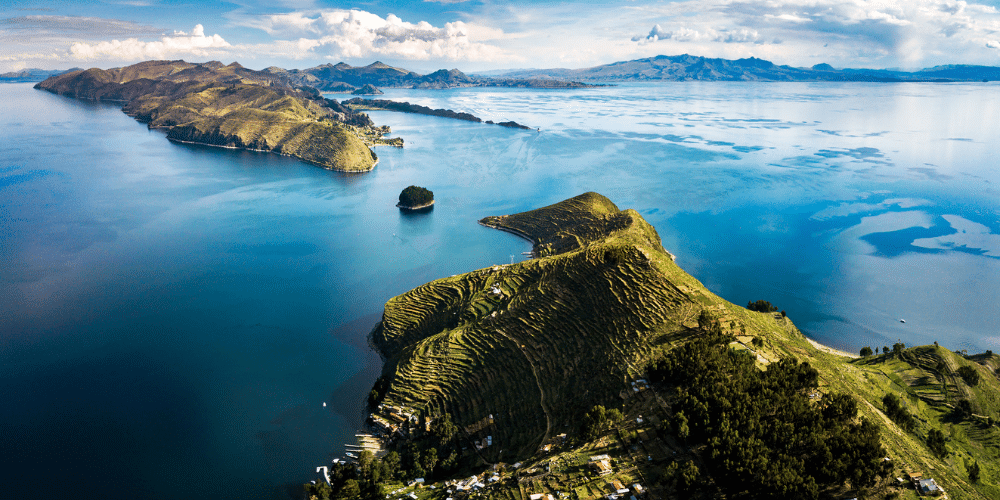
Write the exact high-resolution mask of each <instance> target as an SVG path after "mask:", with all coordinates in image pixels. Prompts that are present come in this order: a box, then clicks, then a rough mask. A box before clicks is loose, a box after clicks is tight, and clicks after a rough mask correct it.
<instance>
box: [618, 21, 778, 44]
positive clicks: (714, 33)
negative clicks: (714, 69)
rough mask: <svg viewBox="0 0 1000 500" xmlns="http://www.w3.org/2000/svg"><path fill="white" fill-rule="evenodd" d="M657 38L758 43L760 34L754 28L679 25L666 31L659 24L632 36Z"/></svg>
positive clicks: (645, 39) (637, 39) (646, 39)
mask: <svg viewBox="0 0 1000 500" xmlns="http://www.w3.org/2000/svg"><path fill="white" fill-rule="evenodd" d="M659 40H674V41H677V42H705V41H709V42H721V43H760V40H761V36H760V34H759V33H757V31H756V30H751V29H747V28H739V29H735V30H727V29H725V28H723V29H721V30H715V29H712V28H705V29H704V31H698V30H695V29H691V28H687V27H681V28H678V29H676V30H674V31H667V30H665V29H663V28H662V27H661V26H660V25H659V24H656V25H653V29H651V30H649V34H648V35H646V36H645V37H642V36H635V37H632V41H633V42H640V43H649V42H656V41H659Z"/></svg>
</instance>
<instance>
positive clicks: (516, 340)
mask: <svg viewBox="0 0 1000 500" xmlns="http://www.w3.org/2000/svg"><path fill="white" fill-rule="evenodd" d="M480 223H481V224H483V225H486V226H489V227H495V228H498V229H503V230H506V231H510V232H513V233H516V234H519V235H521V236H523V237H525V238H527V239H529V240H530V241H531V242H532V243H533V248H534V250H533V251H534V254H535V255H536V256H537V258H533V259H530V260H527V261H524V262H520V263H517V264H505V265H494V266H491V267H488V268H484V269H480V270H476V271H472V272H469V273H466V274H461V275H457V276H452V277H449V278H442V279H438V280H435V281H432V282H430V283H427V284H425V285H422V286H420V287H417V288H416V289H414V290H411V291H409V292H406V293H404V294H402V295H400V296H398V297H395V298H393V299H391V300H389V302H388V303H386V306H385V311H384V314H383V317H382V321H381V322H380V323H379V324H378V325H377V327H376V328H375V329H374V331H373V332H372V334H371V342H372V344H373V345H374V346H375V347H376V348H377V349H378V350H379V351H380V352H381V354H382V355H383V356H384V358H385V365H384V369H383V372H382V375H381V377H380V378H379V379H378V381H377V382H376V383H375V387H374V388H373V389H372V392H371V395H370V397H369V403H370V405H371V409H372V413H371V417H370V423H371V426H372V432H373V434H374V435H376V436H378V439H379V440H380V444H379V445H378V446H377V447H375V448H374V450H375V453H374V454H373V453H371V452H370V451H366V452H363V453H361V454H360V456H358V463H359V464H360V468H358V469H355V468H354V466H353V465H351V466H344V467H342V468H338V469H337V474H335V475H331V477H334V478H335V479H333V480H331V482H330V483H329V484H327V483H326V482H324V481H320V482H319V484H318V485H315V486H314V485H306V489H307V490H308V492H310V493H311V494H317V495H319V496H322V495H323V494H324V492H325V494H331V493H332V494H334V495H338V494H341V493H344V492H349V491H351V492H353V491H357V492H358V494H360V495H361V496H362V497H371V498H376V497H377V498H385V496H386V495H389V498H401V497H402V496H404V495H410V494H411V493H412V495H413V496H417V497H419V498H424V497H428V498H438V497H440V498H445V497H452V498H468V497H470V496H475V495H480V496H482V495H485V496H486V497H489V498H504V499H526V498H547V496H548V495H551V496H552V497H553V498H556V497H557V496H562V497H566V496H569V497H570V498H581V499H598V498H604V497H606V496H607V495H609V494H614V495H618V496H619V498H621V497H622V496H624V497H625V498H627V497H628V496H630V495H635V496H640V495H642V494H648V495H651V497H653V498H723V497H725V498H735V497H737V496H739V497H744V496H745V497H747V498H849V497H862V496H863V497H866V498H888V497H892V498H896V497H902V498H916V493H915V491H914V489H915V488H923V489H924V491H927V492H934V491H938V492H940V491H941V490H945V491H947V494H948V495H949V497H951V498H983V499H985V498H992V497H994V493H995V492H996V490H995V489H994V488H995V486H993V484H994V483H993V482H992V480H990V481H989V482H987V481H986V480H984V479H983V478H986V477H993V476H992V475H993V474H995V473H996V464H997V463H1000V456H998V451H997V449H996V448H995V447H994V446H992V445H991V444H990V443H993V442H995V440H997V439H1000V430H998V429H997V426H996V423H997V420H998V419H1000V405H998V404H997V401H1000V398H998V396H1000V381H998V379H997V376H996V369H997V368H998V366H1000V359H998V358H997V357H996V356H994V355H993V354H992V353H990V352H987V353H985V354H980V355H965V354H964V353H955V352H951V351H948V350H947V349H944V348H941V347H938V346H936V345H934V346H923V347H916V348H907V347H906V346H904V345H903V344H901V343H899V344H896V345H895V346H893V347H892V349H890V348H889V347H888V346H886V347H884V348H883V349H882V350H881V353H880V352H879V349H877V348H876V349H874V350H873V349H871V348H870V347H865V348H863V349H861V354H862V356H860V357H843V356H838V355H837V354H836V353H831V352H826V351H824V350H820V349H817V348H816V347H814V346H813V345H812V344H811V343H810V342H809V341H808V340H807V339H806V338H805V337H804V336H803V335H802V334H801V333H800V332H799V331H798V330H797V329H796V328H795V326H794V324H792V322H791V321H790V320H789V319H788V318H786V317H785V315H784V314H781V313H778V312H775V309H776V308H775V307H774V306H772V305H771V304H770V303H768V302H766V301H757V302H751V304H750V305H751V306H752V308H753V309H754V310H750V309H747V308H744V307H741V306H737V305H735V304H732V303H730V302H727V301H725V300H723V299H722V298H720V297H718V296H716V295H715V294H713V293H712V292H710V291H709V290H707V289H706V288H705V287H704V286H703V285H702V284H701V283H700V282H698V280H696V279H695V278H693V277H692V276H691V275H689V274H687V273H686V272H684V271H683V270H682V269H681V268H680V267H678V266H677V265H676V264H675V263H674V260H673V259H672V258H671V256H670V254H669V253H668V252H666V250H664V249H663V247H662V246H661V243H660V238H659V236H658V234H657V232H656V230H655V229H654V228H653V227H652V226H650V225H649V224H648V223H647V222H646V221H645V220H643V218H642V216H641V215H640V214H639V213H638V212H636V211H634V210H620V209H619V208H618V207H617V206H615V205H614V203H612V202H611V201H610V200H608V199H607V198H605V197H603V196H601V195H599V194H596V193H585V194H583V195H580V196H577V197H574V198H571V199H569V200H565V201H563V202H559V203H556V204H554V205H551V206H548V207H544V208H540V209H537V210H532V211H528V212H524V213H519V214H512V215H506V216H491V217H486V218H484V219H482V220H481V221H480ZM900 398H902V400H903V401H904V402H905V404H904V403H900ZM896 478H904V479H903V480H902V481H898V480H897V479H896ZM432 485H433V486H434V489H428V488H429V486H432ZM421 486H422V487H424V488H423V489H421V490H420V492H419V495H417V490H416V488H418V487H421ZM345 488H346V489H345ZM354 488H357V490H354Z"/></svg>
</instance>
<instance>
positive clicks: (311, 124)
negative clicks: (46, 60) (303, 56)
mask: <svg viewBox="0 0 1000 500" xmlns="http://www.w3.org/2000/svg"><path fill="white" fill-rule="evenodd" d="M37 87H38V88H42V89H45V90H49V91H51V92H55V93H59V94H63V95H68V96H75V97H84V98H89V99H103V100H115V101H120V102H124V103H126V104H125V106H124V108H123V111H125V113H127V114H128V115H130V116H133V117H135V118H136V119H138V120H140V121H143V122H146V123H148V124H149V126H150V128H162V129H167V138H169V139H171V140H174V141H181V142H192V143H199V144H205V145H210V146H220V147H228V148H239V149H252V150H260V151H272V152H275V153H279V154H283V155H287V156H292V157H295V158H298V159H300V160H303V161H306V162H309V163H312V164H315V165H319V166H321V167H324V168H328V169H332V170H342V171H352V172H357V171H367V170H371V169H372V168H374V167H375V164H376V163H377V157H376V156H375V153H374V152H372V150H371V149H370V148H369V146H370V145H374V144H376V143H379V141H378V138H379V137H381V134H382V132H383V131H382V129H379V128H376V127H374V125H373V124H372V123H371V120H370V119H369V118H368V117H367V116H366V115H363V114H360V113H355V112H353V111H351V110H350V109H349V108H346V107H344V106H342V105H340V104H339V103H337V102H336V101H332V100H328V99H323V98H322V97H321V96H320V95H319V94H318V93H317V92H316V90H315V89H311V88H301V87H294V86H292V85H291V84H290V83H289V82H288V81H287V79H283V78H282V77H280V76H278V75H274V74H271V73H266V72H259V71H252V70H248V69H246V68H243V67H242V66H240V65H238V64H236V63H233V64H231V65H229V66H223V65H222V64H221V63H218V62H211V63H205V64H191V63H186V62H184V61H147V62H144V63H139V64H135V65H132V66H128V67H125V68H117V69H113V70H107V71H104V70H99V69H96V68H95V69H90V70H87V71H78V72H71V73H66V74H63V75H60V76H57V77H53V78H49V79H48V80H46V81H44V82H42V83H40V84H38V86H37Z"/></svg>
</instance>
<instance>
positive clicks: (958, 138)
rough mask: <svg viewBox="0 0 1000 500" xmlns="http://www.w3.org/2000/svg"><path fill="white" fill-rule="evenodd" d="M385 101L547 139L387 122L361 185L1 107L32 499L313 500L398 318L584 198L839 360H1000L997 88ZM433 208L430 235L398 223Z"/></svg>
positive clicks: (13, 391) (117, 122)
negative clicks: (540, 215)
mask: <svg viewBox="0 0 1000 500" xmlns="http://www.w3.org/2000/svg"><path fill="white" fill-rule="evenodd" d="M384 90H385V92H386V94H385V96H383V97H384V98H388V99H398V100H405V101H409V102H411V103H416V104H422V105H426V106H431V107H434V108H447V109H453V110H456V111H466V112H470V113H473V114H475V115H477V116H480V117H481V118H483V119H484V120H487V119H488V120H493V121H506V120H514V121H516V122H518V123H522V124H525V125H528V126H530V127H533V128H536V130H512V129H507V128H503V127H499V126H495V125H486V124H475V123H470V122H464V121H459V120H450V119H444V118H437V117H429V116H421V115H411V114H401V113H392V112H371V113H370V114H371V116H372V118H373V120H374V121H375V122H376V123H378V124H380V125H381V124H388V125H390V126H391V127H392V129H393V135H398V136H400V137H403V138H404V140H405V142H406V147H405V148H403V149H397V148H391V147H379V148H377V149H376V152H377V153H378V155H379V157H380V162H379V164H378V166H377V167H376V169H375V170H374V171H372V172H369V173H364V174H341V173H336V172H329V171H325V170H322V169H319V168H316V167H313V166H310V165H306V164H303V163H301V162H298V161H295V160H293V159H290V158H285V157H281V156H278V155H274V154H266V153H252V152H245V151H233V150H225V149H218V148H210V147H202V146H193V145H181V144H174V143H171V142H169V141H167V140H166V139H165V137H164V134H163V133H161V132H157V131H149V130H147V129H146V127H145V125H143V124H140V123H138V122H136V121H134V120H133V119H131V118H129V117H128V116H126V115H124V114H123V113H121V111H120V110H119V109H118V108H119V107H118V106H115V105H108V104H101V103H92V102H87V101H80V100H75V99H68V98H64V97H59V96H55V95H52V94H49V93H46V92H43V91H38V90H33V89H32V88H31V87H30V85H26V84H7V85H2V86H0V94H2V95H3V98H2V99H0V135H2V136H3V137H2V139H3V140H2V141H0V158H2V160H0V162H2V163H0V235H2V239H0V282H2V283H0V325H2V326H0V362H2V366H3V368H2V372H0V374H2V376H0V388H2V389H0V395H2V396H3V397H4V399H5V400H6V401H8V402H10V403H9V404H8V405H5V406H4V408H3V409H2V410H0V411H2V414H3V422H5V423H7V424H8V426H7V427H8V428H11V429H14V432H5V433H3V435H2V436H0V443H2V444H0V450H2V451H3V452H4V454H5V456H16V457H19V460H18V461H17V463H15V464H13V465H12V466H8V467H7V468H5V469H4V479H5V482H6V483H7V484H12V485H15V486H14V488H15V491H14V495H15V497H20V496H27V495H29V494H31V495H33V494H35V493H37V491H36V485H37V484H42V482H43V481H45V480H47V479H50V478H51V474H52V471H58V474H59V476H60V478H61V479H62V480H66V481H69V482H71V483H73V484H75V485H77V487H78V488H80V489H81V491H88V492H94V494H95V495H100V496H103V497H106V498H117V497H124V496H132V495H133V494H134V491H136V490H137V489H141V491H143V492H147V493H148V496H150V497H152V498H189V497H205V496H219V497H223V498H229V497H241V498H268V499H270V498H289V497H292V498H297V497H298V491H300V490H298V489H297V488H299V487H300V485H301V483H302V482H304V481H307V480H309V479H312V478H313V477H314V475H313V473H312V472H313V471H314V470H315V467H316V466H318V465H323V464H325V463H328V462H329V460H330V459H331V458H333V457H334V456H337V455H339V454H340V453H342V451H343V449H342V444H343V443H348V442H351V440H352V439H353V434H354V431H355V430H356V429H357V428H358V426H359V425H360V422H361V419H362V416H363V403H364V397H365V395H366V394H367V392H368V390H369V389H370V387H371V383H372V381H373V380H374V378H375V377H376V376H377V373H378V370H379V369H380V364H379V360H378V357H377V355H375V354H374V353H373V352H372V351H371V350H370V349H369V348H368V345H367V341H366V335H367V333H368V332H369V331H370V329H371V328H372V327H373V326H374V325H375V323H376V322H377V321H378V319H379V314H380V313H381V308H382V305H383V304H384V303H385V301H386V300H388V299H389V298H391V297H392V296H394V295H397V294H399V293H402V292H404V291H406V290H409V289H411V288H413V287H415V286H418V285H420V284H422V283H425V282H427V281H430V280H433V279H435V278H439V277H443V276H449V275H452V274H457V273H461V272H465V271H470V270H473V269H477V268H482V267H486V266H489V265H492V264H500V263H506V262H510V261H511V260H520V259H521V258H522V256H521V253H522V252H524V251H527V250H529V249H530V245H529V244H528V243H527V242H526V241H523V240H521V239H519V238H517V237H515V236H512V235H510V234H507V233H503V232H500V231H494V230H490V229H487V228H484V227H482V226H479V225H478V224H476V221H477V220H478V219H480V218H482V217H484V216H487V215H499V214H506V213H513V212H518V211H522V210H528V209H531V208H536V207H539V206H542V205H546V204H549V203H554V202H557V201H560V200H562V199H565V198H568V197H571V196H575V195H577V194H580V193H582V192H585V191H597V192H600V193H602V194H604V195H606V196H608V197H609V198H610V199H611V200H612V201H614V202H615V203H616V204H617V205H618V206H619V207H622V208H635V209H636V210H638V211H639V212H640V213H642V214H643V216H644V217H646V218H647V220H649V222H651V223H652V224H653V225H654V226H655V227H656V229H657V231H658V232H659V234H660V236H661V238H662V239H663V244H664V247H665V248H666V249H667V250H669V251H670V252H672V253H674V254H675V255H677V262H678V264H679V265H681V267H683V268H684V269H685V270H687V271H688V272H690V273H692V274H693V275H694V276H696V277H697V278H698V279H700V280H701V281H702V282H703V283H705V284H706V286H708V287H709V289H711V290H712V291H714V292H715V293H717V294H719V295H721V296H722V297H724V298H726V299H728V300H730V301H732V302H735V303H737V304H745V303H746V302H747V301H749V300H757V299H765V300H769V301H771V302H772V303H773V304H775V305H776V306H777V307H779V308H780V309H784V310H786V311H787V313H788V316H789V317H790V318H791V319H792V320H793V321H795V323H796V325H798V326H799V328H801V329H802V330H803V331H805V332H806V333H807V334H808V335H809V336H810V337H812V338H814V339H816V340H818V341H820V342H822V343H825V344H828V345H831V346H833V347H837V348H841V349H844V350H847V351H850V352H857V351H858V349H860V347H862V346H865V345H871V346H872V347H878V346H881V345H891V344H892V343H893V342H895V341H896V340H897V339H899V340H902V341H904V342H905V343H907V344H908V345H910V344H928V343H931V342H933V341H939V342H940V343H941V344H942V345H944V346H947V347H949V348H952V349H968V350H969V351H970V352H978V351H982V350H984V349H997V348H1000V339H998V337H997V333H996V332H997V330H998V328H997V326H998V325H997V321H996V319H995V318H997V317H1000V301H998V300H997V294H996V292H995V290H997V289H998V285H1000V216H998V215H997V214H998V211H1000V201H998V200H1000V197H998V194H1000V193H998V192H997V188H996V186H998V185H1000V171H998V170H997V169H996V158H997V151H996V146H995V143H994V141H993V138H995V137H997V136H998V135H1000V134H998V133H1000V130H998V127H1000V124H997V123H995V120H992V119H991V117H993V116H996V115H997V112H998V111H1000V110H998V109H997V106H998V104H996V103H998V102H1000V86H997V85H995V84H878V85H870V84H854V83H844V84H832V83H824V84H805V83H790V84H760V83H702V82H693V83H664V84H623V85H619V86H616V87H606V88H596V89H579V90H531V89H527V90H526V89H482V88H475V89H452V90H446V91H425V90H410V89H384ZM330 97H334V98H338V99H346V98H349V96H345V95H339V94H331V95H330ZM411 184H415V185H419V186H424V187H427V188H429V189H431V190H432V191H434V194H435V200H436V203H435V205H434V208H433V210H431V211H427V212H421V213H406V212H405V211H401V210H399V209H398V208H396V206H395V204H396V202H397V196H398V194H399V192H400V191H401V190H402V189H403V188H405V187H406V186H409V185H411ZM900 319H905V320H906V322H905V323H901V322H900V321H899V320H900ZM324 402H326V403H327V406H326V407H324V406H323V403H324Z"/></svg>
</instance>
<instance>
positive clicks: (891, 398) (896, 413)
mask: <svg viewBox="0 0 1000 500" xmlns="http://www.w3.org/2000/svg"><path fill="white" fill-rule="evenodd" d="M882 404H883V405H885V414H886V415H887V416H888V417H889V418H890V419H892V421H893V422H896V425H898V426H900V427H902V428H903V430H904V431H907V432H913V430H914V429H916V427H917V421H916V420H915V419H914V418H913V415H911V414H910V412H908V411H906V408H903V405H902V404H901V403H900V401H899V398H897V397H896V395H895V394H886V395H885V397H883V398H882Z"/></svg>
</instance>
